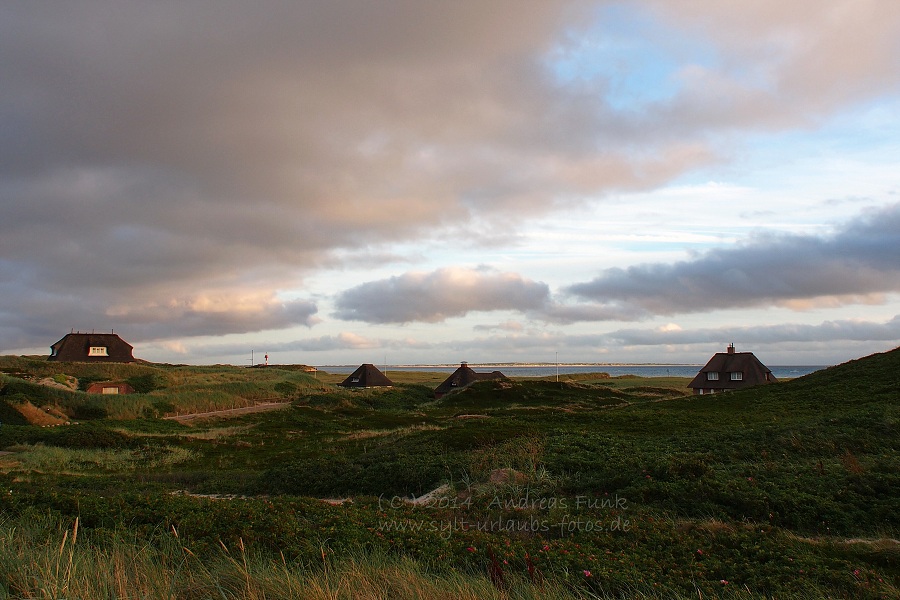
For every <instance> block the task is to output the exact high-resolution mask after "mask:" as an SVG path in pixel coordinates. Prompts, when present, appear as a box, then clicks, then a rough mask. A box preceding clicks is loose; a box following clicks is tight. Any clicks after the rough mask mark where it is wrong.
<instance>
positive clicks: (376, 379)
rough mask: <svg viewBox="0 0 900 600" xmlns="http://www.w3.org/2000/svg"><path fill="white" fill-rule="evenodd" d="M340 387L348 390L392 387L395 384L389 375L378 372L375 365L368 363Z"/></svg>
mask: <svg viewBox="0 0 900 600" xmlns="http://www.w3.org/2000/svg"><path fill="white" fill-rule="evenodd" d="M338 385H340V386H343V387H348V388H370V387H391V386H393V385H394V382H393V381H391V380H390V379H388V378H387V375H385V374H384V373H382V372H381V371H379V370H378V367H376V366H375V365H372V364H369V363H366V364H363V365H360V366H359V368H358V369H356V370H355V371H353V373H351V374H350V376H349V377H347V379H345V380H344V381H342V382H341V383H339V384H338Z"/></svg>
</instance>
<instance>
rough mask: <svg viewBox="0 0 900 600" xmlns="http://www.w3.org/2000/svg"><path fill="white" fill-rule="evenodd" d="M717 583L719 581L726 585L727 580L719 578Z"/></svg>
mask: <svg viewBox="0 0 900 600" xmlns="http://www.w3.org/2000/svg"><path fill="white" fill-rule="evenodd" d="M719 583H721V584H722V585H728V580H727V579H720V580H719Z"/></svg>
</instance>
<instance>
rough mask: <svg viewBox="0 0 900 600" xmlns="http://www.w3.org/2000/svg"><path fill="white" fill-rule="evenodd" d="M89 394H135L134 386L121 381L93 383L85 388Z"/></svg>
mask: <svg viewBox="0 0 900 600" xmlns="http://www.w3.org/2000/svg"><path fill="white" fill-rule="evenodd" d="M85 392H86V393H88V394H104V395H110V394H133V393H134V388H133V387H131V386H130V385H128V384H127V383H119V382H115V381H103V382H99V381H98V382H96V383H92V384H91V385H89V386H88V388H87V389H86V390H85Z"/></svg>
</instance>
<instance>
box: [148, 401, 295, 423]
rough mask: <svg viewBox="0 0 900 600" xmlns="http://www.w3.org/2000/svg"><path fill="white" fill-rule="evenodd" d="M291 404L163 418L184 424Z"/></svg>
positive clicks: (265, 404) (248, 407) (256, 405)
mask: <svg viewBox="0 0 900 600" xmlns="http://www.w3.org/2000/svg"><path fill="white" fill-rule="evenodd" d="M290 405H291V403H290V402H289V401H288V402H264V403H262V404H254V405H253V406H244V407H241V408H226V409H224V410H214V411H212V412H205V413H194V414H191V415H175V416H171V417H163V418H164V419H169V420H172V421H178V422H179V423H185V422H187V421H195V420H199V419H210V418H215V417H233V416H239V415H248V414H251V413H258V412H265V411H267V410H276V409H279V408H284V407H286V406H290Z"/></svg>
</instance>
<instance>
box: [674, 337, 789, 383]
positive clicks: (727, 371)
mask: <svg viewBox="0 0 900 600" xmlns="http://www.w3.org/2000/svg"><path fill="white" fill-rule="evenodd" d="M733 373H734V374H735V375H732V374H733ZM777 381H778V380H777V379H776V378H775V376H774V375H772V371H771V370H769V368H768V367H767V366H766V365H764V364H762V363H761V362H760V360H759V359H758V358H756V356H754V354H753V353H752V352H735V351H734V346H733V345H732V346H729V347H728V351H727V352H717V353H716V354H715V355H713V357H712V358H711V359H709V362H708V363H706V366H704V367H703V368H702V369H700V372H699V373H697V376H696V377H694V379H693V380H692V381H691V382H690V383H689V384H688V387H689V388H693V389H694V390H709V391H710V392H721V391H725V390H735V389H738V388H744V387H749V386H751V385H759V384H761V383H774V382H777Z"/></svg>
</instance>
